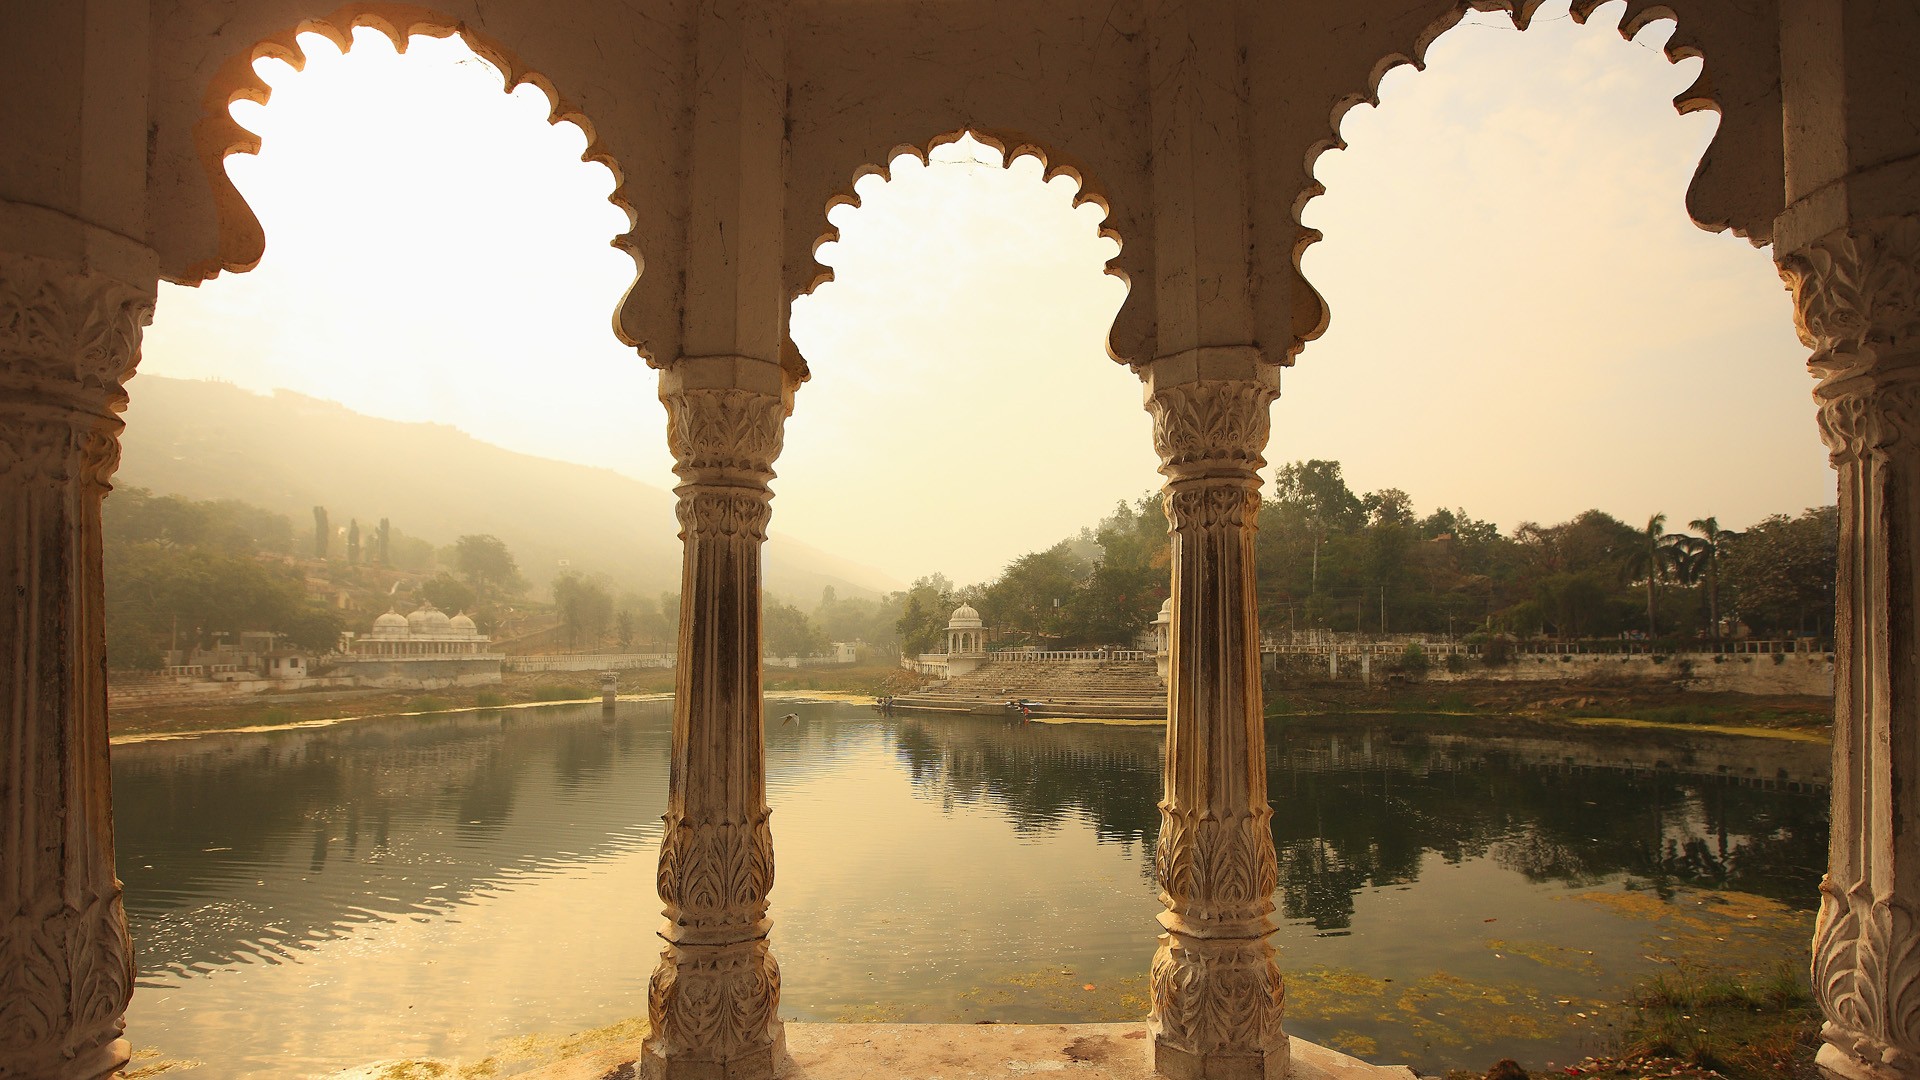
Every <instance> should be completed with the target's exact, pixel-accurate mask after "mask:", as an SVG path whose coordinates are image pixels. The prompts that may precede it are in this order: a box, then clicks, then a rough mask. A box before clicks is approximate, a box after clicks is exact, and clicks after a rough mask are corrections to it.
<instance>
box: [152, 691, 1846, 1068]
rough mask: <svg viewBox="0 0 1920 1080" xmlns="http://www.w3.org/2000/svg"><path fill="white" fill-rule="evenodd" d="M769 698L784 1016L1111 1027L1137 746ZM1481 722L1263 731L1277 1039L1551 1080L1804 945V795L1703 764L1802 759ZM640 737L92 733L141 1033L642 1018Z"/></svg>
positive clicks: (651, 766)
mask: <svg viewBox="0 0 1920 1080" xmlns="http://www.w3.org/2000/svg"><path fill="white" fill-rule="evenodd" d="M787 708H788V706H787V705H786V704H784V703H782V704H781V706H780V708H779V709H777V710H774V711H775V712H776V713H778V712H784V711H786V709H787ZM794 708H795V710H796V711H797V712H798V713H799V714H800V716H801V718H802V721H801V723H799V724H790V725H776V726H774V727H773V728H771V729H770V730H769V732H768V752H767V753H768V770H767V771H768V787H769V801H770V802H771V804H772V805H773V808H774V831H775V837H776V841H777V844H778V855H779V860H780V861H779V877H778V881H777V883H776V885H775V889H774V893H773V914H774V917H775V920H776V923H775V931H774V944H775V949H776V954H777V956H778V957H779V958H780V960H781V964H782V970H783V975H784V981H785V992H784V997H783V1000H782V1007H781V1011H782V1014H783V1015H784V1016H786V1017H788V1018H790V1019H796V1020H905V1021H972V1020H981V1019H996V1020H1002V1021H1074V1020H1123V1019H1133V1018H1137V1017H1139V1016H1141V1015H1143V1014H1144V1012H1145V1010H1146V1001H1145V979H1144V972H1145V970H1146V966H1147V962H1148V959H1149V957H1150V956H1151V953H1152V949H1153V942H1154V937H1153V935H1154V933H1155V931H1156V926H1155V924H1154V922H1153V917H1154V915H1155V914H1156V913H1157V912H1158V911H1159V905H1158V902H1157V901H1156V899H1155V896H1154V890H1153V886H1152V882H1151V880H1150V876H1149V875H1150V867H1151V858H1150V852H1151V850H1152V845H1153V843H1154V840H1155V837H1156V834H1157V831H1158V824H1159V820H1158V812H1157V810H1156V809H1155V805H1154V804H1155V802H1156V800H1157V799H1158V797H1159V793H1160V780H1159V764H1160V756H1161V753H1162V747H1161V736H1160V734H1159V732H1158V731H1155V730H1152V729H1141V728H1102V727H1095V726H1087V725H1077V726H1048V725H1039V724H1034V725H1031V726H1021V725H1019V724H1012V723H1008V722H1005V721H1002V720H999V719H998V718H993V717H962V718H954V719H933V718H929V719H916V718H910V717H898V718H890V719H882V718H879V717H877V716H875V715H874V713H873V711H872V710H871V709H866V708H860V707H854V706H848V705H839V704H831V705H829V704H820V705H798V706H794ZM1476 726H1478V727H1480V728H1481V729H1482V730H1484V727H1485V726H1484V725H1476V724H1475V722H1472V721H1464V722H1455V723H1454V725H1453V726H1449V725H1448V723H1447V722H1443V721H1424V722H1423V721H1409V720H1400V719H1396V720H1394V721H1392V722H1391V723H1388V722H1385V721H1378V720H1371V719H1365V720H1356V719H1345V720H1339V721H1335V720H1328V721H1325V722H1322V723H1308V724H1299V723H1296V724H1293V725H1291V726H1289V727H1288V728H1287V729H1285V730H1284V731H1282V732H1280V733H1277V734H1276V735H1275V736H1274V737H1273V738H1272V741H1271V745H1270V747H1269V783H1270V785H1271V788H1272V796H1273V802H1274V807H1275V814H1274V822H1273V829H1274V838H1275V841H1276V843H1277V845H1278V847H1279V851H1280V858H1281V886H1280V892H1279V895H1278V896H1277V898H1276V901H1277V903H1278V905H1279V907H1280V917H1281V920H1282V930H1281V932H1280V934H1279V935H1278V937H1277V941H1278V944H1279V946H1280V948H1281V950H1282V965H1283V967H1284V968H1285V969H1286V970H1287V972H1288V1026H1289V1029H1290V1030H1291V1031H1292V1032H1293V1033H1294V1034H1297V1035H1301V1036H1304V1037H1308V1038H1312V1039H1315V1040H1317V1041H1323V1042H1331V1043H1333V1044H1334V1045H1338V1046H1342V1047H1343V1048H1346V1049H1349V1050H1351V1051H1353V1052H1356V1053H1361V1054H1363V1055H1364V1056H1368V1057H1371V1058H1374V1059H1376V1060H1382V1061H1405V1062H1410V1063H1412V1064H1414V1065H1416V1066H1417V1067H1419V1068H1421V1069H1426V1070H1437V1069H1441V1068H1444V1067H1448V1066H1462V1067H1473V1068H1485V1067H1486V1065H1487V1064H1488V1062H1489V1061H1491V1060H1492V1059H1493V1058H1494V1057H1498V1056H1502V1055H1505V1054H1516V1055H1519V1056H1521V1057H1522V1060H1526V1061H1528V1062H1529V1063H1530V1064H1533V1065H1535V1066H1536V1067H1538V1066H1539V1065H1541V1064H1543V1063H1544V1062H1545V1061H1547V1060H1557V1061H1560V1062H1563V1063H1564V1062H1567V1061H1570V1060H1576V1059H1577V1058H1578V1057H1579V1056H1580V1055H1581V1054H1583V1053H1585V1052H1588V1051H1592V1050H1596V1049H1599V1048H1601V1047H1602V1046H1603V1045H1604V1040H1605V1038H1606V1037H1607V1034H1608V1031H1609V1030H1610V1029H1609V1028H1608V1026H1607V1025H1609V1024H1610V1023H1612V1022H1613V1021H1612V1013H1615V1012H1617V1011H1618V1009H1617V1007H1615V1006H1613V1003H1614V1002H1617V1000H1618V997H1619V994H1620V992H1621V990H1622V989H1623V988H1624V987H1625V986H1627V985H1628V984H1630V983H1631V982H1632V981H1634V980H1635V979H1636V978H1638V977H1640V976H1643V975H1645V974H1646V973H1648V972H1649V971H1652V970H1654V969H1656V968H1657V967H1659V966H1661V965H1666V964H1680V965H1682V966H1686V965H1692V964H1698V963H1702V962H1705V961H1704V959H1703V958H1709V957H1710V958H1712V960H1713V961H1714V962H1718V963H1728V964H1733V965H1735V966H1744V967H1749V968H1763V967H1765V966H1767V965H1769V964H1773V963H1777V962H1778V961H1779V960H1780V959H1781V958H1794V957H1797V956H1798V954H1799V952H1801V951H1804V942H1805V940H1806V937H1807V935H1808V933H1809V932H1810V928H1811V920H1812V914H1811V907H1812V904H1813V901H1814V900H1815V892H1814V886H1815V883H1816V882H1817V881H1818V877H1819V867H1820V866H1821V865H1822V864H1823V862H1824V852H1825V842H1826V831H1827V826H1826V809H1827V807H1826V796H1825V794H1824V792H1823V791H1820V790H1818V789H1817V788H1813V789H1809V790H1806V791H1802V792H1795V791H1792V790H1786V789H1784V788H1776V789H1770V790H1763V789H1761V788H1759V787H1754V786H1745V785H1742V784H1739V783H1734V782H1730V781H1729V780H1727V779H1726V777H1727V776H1732V777H1746V776H1764V777H1768V778H1774V777H1782V776H1784V777H1786V778H1788V779H1790V780H1792V781H1795V782H1796V783H1806V784H1823V783H1824V781H1825V770H1826V765H1825V760H1826V749H1825V747H1824V746H1821V745H1809V744H1793V743H1780V742H1774V741H1770V740H1750V739H1736V738H1732V737H1719V736H1699V735H1690V734H1689V735H1685V736H1681V735H1670V734H1659V735H1648V734H1646V733H1624V732H1595V733H1593V734H1591V735H1589V734H1587V733H1585V732H1581V733H1577V734H1573V735H1568V734H1567V733H1565V732H1554V733H1551V734H1546V735H1526V734H1511V733H1510V734H1505V735H1481V736H1474V735H1470V734H1467V733H1466V732H1468V731H1471V730H1473V729H1474V728H1475V727H1476ZM668 734H669V717H668V713H667V706H666V704H665V703H659V702H626V703H622V705H621V707H620V710H619V712H618V715H617V717H616V718H615V719H612V720H603V719H602V717H601V714H600V710H599V708H598V707H597V706H545V707H541V708H537V709H520V710H502V711H492V712H481V713H470V714H460V715H454V716H448V717H443V718H405V719H393V720H370V721H361V722H356V723H351V724H343V725H340V726H337V727H333V728H327V729H320V730H309V731H286V732H273V733H264V734H247V735H222V736H211V737H205V738H199V739H187V740H179V741H168V742H151V743H139V744H131V745H124V746H120V747H116V748H115V751H114V795H115V801H116V804H117V807H118V817H117V821H118V828H119V852H120V873H121V876H122V877H123V878H124V879H125V881H126V886H127V909H128V916H129V919H130V920H131V922H132V926H133V934H134V940H135V942H136V943H137V945H138V947H139V960H140V970H141V978H140V989H139V991H138V993H137V994H136V995H135V998H134V1002H133V1007H132V1010H131V1013H130V1015H129V1018H128V1023H129V1028H130V1034H131V1036H132V1037H133V1039H134V1041H135V1045H136V1046H139V1047H143V1048H145V1049H146V1050H148V1051H150V1052H158V1054H160V1055H161V1056H162V1057H164V1058H169V1059H172V1058H182V1059H192V1060H197V1061H200V1062H203V1063H204V1064H203V1065H202V1066H201V1067H200V1068H198V1069H196V1070H194V1071H193V1072H192V1073H191V1074H190V1075H193V1076H195V1077H208V1078H212V1077H218V1076H254V1075H260V1076H283V1077H284V1076H318V1075H325V1074H327V1073H329V1072H331V1071H334V1070H339V1069H342V1068H345V1067H348V1066H353V1065H359V1064H364V1063H367V1062H372V1061H376V1060H381V1059H390V1058H396V1057H413V1056H423V1055H431V1056H437V1057H445V1058H452V1059H461V1060H474V1059H477V1058H479V1057H481V1056H484V1055H486V1054H487V1053H489V1052H490V1051H496V1050H498V1049H499V1048H500V1047H501V1046H502V1045H503V1041H504V1040H506V1039H509V1038H511V1037H514V1036H520V1035H526V1034H542V1033H548V1034H560V1033H567V1032H574V1031H580V1030H584V1029H589V1028H594V1027H599V1026H603V1025H606V1024H610V1023H613V1022H615V1021H618V1020H621V1019H623V1018H626V1017H629V1016H633V1015H637V1014H644V1012H645V1000H646V996H645V994H646V981H647V977H648V974H649V973H650V971H651V969H652V967H653V963H654V957H655V955H656V953H657V951H658V941H657V939H656V938H655V937H654V934H653V932H654V929H655V927H656V926H657V924H658V921H659V902H658V899H657V898H656V896H655V894H654V888H653V874H654V863H655V859H656V855H657V845H658V841H659V829H660V821H659V819H660V815H661V813H662V811H663V809H664V805H665V788H666V777H667V744H668ZM1669 767H1671V768H1669ZM507 1071H509V1072H510V1071H511V1069H510V1068H509V1069H508V1070H507Z"/></svg>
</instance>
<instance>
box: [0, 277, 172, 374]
mask: <svg viewBox="0 0 1920 1080" xmlns="http://www.w3.org/2000/svg"><path fill="white" fill-rule="evenodd" d="M152 321H153V290H152V288H147V289H139V288H135V287H134V286H132V285H129V284H127V283H126V282H123V281H119V280H116V279H114V278H111V277H108V276H106V275H104V274H95V273H87V272H85V271H77V270H74V269H72V268H69V267H67V266H64V265H62V264H60V263H57V262H54V261H52V260H49V259H38V258H32V257H30V256H25V255H12V254H0V361H4V362H0V373H4V374H5V377H6V378H7V380H8V381H9V382H12V383H16V384H20V383H25V384H27V385H25V386H21V387H19V388H20V389H23V390H26V391H27V392H28V393H37V392H44V393H48V394H50V395H52V396H54V397H56V398H57V399H74V398H78V399H80V400H81V401H84V402H87V403H89V404H91V403H92V401H94V400H97V401H99V403H100V406H101V411H103V412H104V411H107V409H112V410H114V411H118V410H119V409H120V408H122V407H124V406H125V405H126V400H127V397H126V391H125V389H124V388H123V387H122V385H121V384H122V383H123V382H125V381H126V378H127V376H129V375H131V374H132V373H133V368H134V365H135V364H137V363H138V362H139V360H140V328H141V327H143V326H145V325H147V324H148V323H149V322H152ZM37 382H46V383H49V384H51V385H49V386H45V387H39V386H34V385H32V384H33V383H37Z"/></svg>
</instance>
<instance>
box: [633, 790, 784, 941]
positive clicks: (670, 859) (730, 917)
mask: <svg viewBox="0 0 1920 1080" xmlns="http://www.w3.org/2000/svg"><path fill="white" fill-rule="evenodd" d="M666 822H667V828H666V833H665V835H664V836H662V837H661V840H660V869H659V879H658V880H659V893H660V900H661V902H662V903H664V904H665V905H666V916H667V919H668V920H669V921H670V922H672V923H674V924H676V925H677V926H680V927H688V928H692V929H694V930H696V931H697V930H700V929H708V928H712V927H716V926H734V927H738V928H740V929H741V931H742V933H751V932H752V927H754V925H755V924H756V923H758V921H759V920H760V919H761V918H763V917H765V915H766V913H767V893H768V892H770V891H771V890H772V889H773V832H772V830H771V829H769V828H768V827H767V813H766V811H764V810H763V811H761V812H760V813H758V814H755V815H754V816H753V818H752V820H750V821H744V822H732V821H707V822H693V821H688V820H687V819H686V818H685V817H684V816H683V815H680V814H675V813H669V814H668V815H667V817H666Z"/></svg>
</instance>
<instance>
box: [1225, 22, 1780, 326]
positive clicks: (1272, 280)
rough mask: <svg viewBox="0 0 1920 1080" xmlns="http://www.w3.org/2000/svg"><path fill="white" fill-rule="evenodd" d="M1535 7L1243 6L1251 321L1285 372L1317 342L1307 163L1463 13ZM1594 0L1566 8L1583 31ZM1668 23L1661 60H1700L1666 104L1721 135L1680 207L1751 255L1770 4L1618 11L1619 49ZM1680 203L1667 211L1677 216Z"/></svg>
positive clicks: (1764, 188) (1770, 42)
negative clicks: (1253, 284)
mask: <svg viewBox="0 0 1920 1080" xmlns="http://www.w3.org/2000/svg"><path fill="white" fill-rule="evenodd" d="M1542 2H1543V0H1434V2H1432V3H1428V4H1424V5H1416V6H1414V7H1412V8H1411V9H1406V10H1401V11H1397V12H1395V11H1386V10H1383V11H1381V12H1379V13H1378V14H1377V15H1375V16H1374V17H1372V18H1369V19H1366V20H1358V19H1354V18H1353V15H1352V6H1351V4H1349V3H1347V2H1345V0H1310V2H1306V3H1293V4H1283V5H1260V4H1253V5H1249V6H1248V7H1247V8H1246V9H1245V10H1246V12H1247V18H1248V20H1249V31H1248V37H1249V53H1248V60H1249V62H1248V68H1249V81H1250V87H1251V98H1252V106H1253V107H1252V109H1251V115H1252V117H1253V121H1252V126H1253V131H1252V143H1253V146H1252V161H1253V169H1254V176H1255V185H1256V195H1255V198H1254V200H1253V215H1254V222H1253V227H1254V236H1255V259H1256V271H1255V278H1256V281H1258V282H1259V283H1260V290H1259V295H1258V297H1257V298H1256V307H1257V309H1258V310H1257V311H1256V320H1257V322H1258V324H1259V328H1260V336H1261V339H1262V341H1263V342H1273V341H1279V340H1286V341H1288V342H1289V344H1288V347H1287V355H1288V358H1289V361H1290V359H1291V357H1292V356H1294V355H1297V354H1298V353H1299V351H1300V350H1301V349H1302V348H1304V347H1305V345H1306V343H1307V342H1309V341H1312V340H1313V339H1315V338H1317V337H1319V336H1320V335H1321V334H1322V333H1323V332H1325V330H1326V327H1327V323H1328V311H1327V307H1326V303H1325V301H1324V300H1323V299H1322V298H1321V297H1320V295H1319V293H1318V292H1317V291H1316V290H1315V289H1314V288H1313V286H1312V284H1311V283H1309V282H1308V281H1307V280H1306V278H1305V277H1304V276H1303V275H1302V274H1301V272H1300V258H1301V256H1302V255H1303V254H1304V253H1305V251H1306V249H1307V248H1308V247H1309V246H1311V245H1312V244H1313V243H1314V242H1315V241H1317V240H1319V239H1320V236H1319V234H1318V233H1317V232H1316V231H1315V230H1313V229H1310V228H1308V227H1306V226H1305V225H1303V224H1301V220H1300V219H1301V214H1302V213H1303V211H1304V210H1305V207H1306V204H1307V203H1308V202H1309V201H1311V200H1312V199H1313V197H1314V196H1316V195H1319V194H1321V193H1322V191H1323V190H1324V189H1323V188H1322V187H1321V186H1320V184H1319V182H1318V181H1317V180H1316V179H1315V178H1314V175H1313V168H1314V162H1315V161H1316V160H1318V158H1319V156H1320V155H1321V154H1322V153H1324V152H1326V151H1327V150H1332V149H1339V148H1341V147H1343V146H1344V145H1345V144H1344V143H1343V142H1342V141H1341V139H1340V121H1341V119H1342V118H1343V117H1344V116H1345V115H1346V113H1347V111H1348V110H1349V109H1351V108H1353V107H1354V106H1355V105H1358V104H1361V103H1362V102H1366V103H1368V104H1376V105H1377V104H1378V103H1379V96H1378V91H1379V87H1380V80H1381V79H1382V78H1383V77H1384V76H1385V75H1386V73H1387V72H1388V71H1390V70H1392V69H1393V68H1395V67H1398V66H1400V65H1401V64H1411V65H1413V66H1414V67H1416V68H1419V67H1424V66H1425V56H1426V52H1427V48H1428V47H1429V46H1430V45H1431V44H1432V43H1433V42H1434V41H1435V40H1436V39H1437V38H1439V37H1440V36H1441V35H1442V34H1444V33H1445V32H1446V31H1447V30H1449V29H1451V28H1453V27H1454V26H1455V25H1456V24H1458V23H1459V22H1460V20H1461V19H1462V18H1464V17H1465V15H1466V13H1467V12H1468V11H1470V10H1474V11H1499V12H1505V13H1507V14H1509V15H1511V16H1512V18H1513V20H1514V24H1515V26H1516V27H1518V28H1519V29H1522V30H1524V29H1526V27H1527V26H1528V24H1529V23H1530V22H1531V20H1532V19H1533V17H1534V15H1535V14H1536V13H1537V12H1538V10H1539V9H1540V7H1541V5H1542ZM1603 6H1605V7H1606V10H1607V11H1609V12H1611V11H1614V10H1618V9H1617V8H1614V7H1611V6H1607V5H1606V0H1574V3H1573V4H1572V14H1573V17H1574V19H1575V20H1577V21H1580V22H1585V21H1587V19H1589V18H1591V17H1592V16H1593V15H1594V14H1595V12H1596V11H1598V10H1600V9H1602V8H1603ZM1659 19H1673V20H1675V22H1676V24H1677V29H1676V31H1675V33H1674V34H1673V36H1672V38H1670V39H1669V40H1668V42H1667V44H1666V47H1665V52H1666V55H1667V57H1668V59H1670V60H1673V61H1676V62H1677V61H1679V60H1683V59H1688V58H1694V57H1698V58H1702V59H1703V61H1704V66H1703V69H1702V71H1701V74H1700V77H1699V78H1698V79H1697V80H1696V81H1695V82H1694V84H1693V85H1692V86H1690V87H1688V88H1687V90H1685V91H1684V92H1682V93H1681V94H1680V95H1679V96H1678V97H1676V98H1675V99H1674V106H1675V108H1676V109H1677V110H1678V111H1679V112H1681V113H1683V114H1685V113H1691V112H1697V111H1700V110H1703V109H1712V110H1714V111H1716V112H1718V113H1719V114H1720V126H1719V129H1718V131H1717V132H1716V133H1715V135H1714V138H1713V141H1712V143H1711V145H1709V147H1708V148H1707V151H1706V153H1705V155H1704V156H1703V157H1702V159H1701V162H1700V165H1699V167H1698V169H1697V170H1696V172H1695V174H1694V178H1693V182H1692V183H1691V184H1690V185H1689V186H1688V189H1687V191H1686V192H1685V193H1680V192H1676V193H1675V195H1676V196H1677V197H1679V196H1682V195H1684V207H1685V210H1686V213H1687V214H1688V215H1689V216H1690V217H1691V218H1692V220H1693V221H1694V222H1695V223H1696V224H1698V225H1699V226H1700V227H1701V228H1703V229H1707V230H1709V231H1713V232H1721V231H1732V232H1733V233H1734V234H1735V235H1738V236H1742V237H1745V238H1747V239H1748V240H1750V241H1751V242H1753V243H1754V244H1755V245H1762V244H1765V243H1768V242H1770V241H1771V239H1772V231H1773V221H1774V218H1775V217H1777V216H1778V215H1779V214H1780V212H1781V210H1782V209H1783V207H1784V190H1785V185H1784V176H1785V171H1784V160H1785V152H1784V148H1783V144H1782V134H1781V132H1782V129H1781V106H1780V63H1779V48H1778V40H1777V33H1778V20H1777V17H1776V15H1775V0H1754V2H1753V3H1748V2H1747V0H1671V2H1670V3H1665V4H1661V3H1651V2H1647V0H1629V2H1628V4H1627V5H1626V8H1625V10H1624V12H1622V13H1621V15H1620V23H1619V31H1620V34H1621V36H1622V37H1625V38H1628V39H1631V38H1633V36H1634V35H1636V34H1638V33H1639V32H1640V31H1641V30H1642V29H1644V28H1645V27H1646V26H1647V24H1649V23H1651V22H1654V21H1656V20H1659ZM1679 205H1681V204H1680V203H1679V202H1678V201H1676V207H1678V206H1679Z"/></svg>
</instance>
